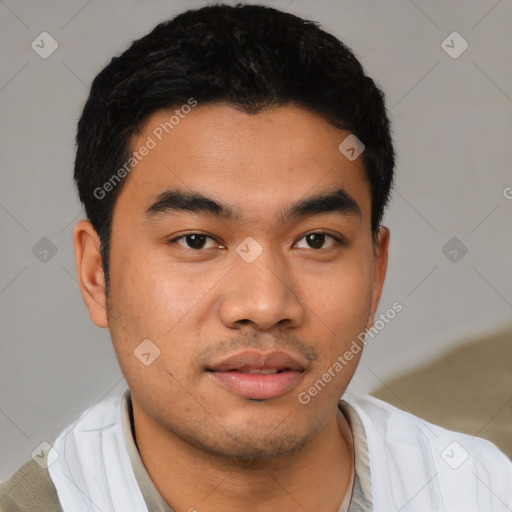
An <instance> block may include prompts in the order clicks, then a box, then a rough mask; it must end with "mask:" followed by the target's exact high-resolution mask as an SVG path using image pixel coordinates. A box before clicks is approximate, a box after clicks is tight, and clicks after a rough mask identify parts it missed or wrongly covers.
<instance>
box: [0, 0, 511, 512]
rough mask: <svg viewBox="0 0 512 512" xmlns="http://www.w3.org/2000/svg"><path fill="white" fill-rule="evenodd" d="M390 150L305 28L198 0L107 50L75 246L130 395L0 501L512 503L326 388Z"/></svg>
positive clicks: (64, 506) (87, 117)
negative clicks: (115, 52) (124, 45)
mask: <svg viewBox="0 0 512 512" xmlns="http://www.w3.org/2000/svg"><path fill="white" fill-rule="evenodd" d="M394 163H395V162H394V149H393V144H392V141H391V136H390V130H389V121H388V118H387V115H386V110H385V106H384V96H383V94H382V92H381V91H380V90H379V88H378V87H377V86H376V85H375V83H374V82H373V80H372V79H370V78H369V77H367V76H365V74H364V71H363V69H362V67H361V65H360V64H359V62H358V61H357V60H356V58H355V57H354V55H353V54H352V52H351V51H350V50H349V49H348V48H347V47H346V46H345V45H343V44H342V43H341V42H340V41H338V40H337V39H336V38H335V37H334V36H332V35H330V34H327V33H325V32H324V31H323V30H321V29H320V28H319V27H318V26H317V25H316V24H315V23H312V22H308V21H305V20H302V19H300V18H298V17H296V16H293V15H291V14H287V13H283V12H279V11H277V10H275V9H271V8H268V7H262V6H248V5H246V6H243V5H238V6H235V7H230V6H226V5H214V6H208V7H204V8H202V9H198V10H194V11H187V12H185V13H183V14H181V15H179V16H177V17H176V18H174V19H173V20H170V21H168V22H165V23H162V24H160V25H158V26H157V27H156V28H155V29H154V30H153V31H152V32H151V33H150V34H148V35H147V36H145V37H143V38H142V39H140V40H138V41H135V42H134V43H133V44H132V45H131V47H130V48H129V49H128V50H126V51H125V52H124V53H123V54H122V55H121V56H119V57H116V58H114V59H113V60H112V61H111V62H110V64H109V65H108V66H107V67H106V68H105V69H103V71H102V72H101V73H100V74H99V75H98V76H97V77H96V79H95V80H94V82H93V84H92V87H91V92H90V96H89V98H88V101H87V103H86V105H85V108H84V111H83V114H82V117H81V119H80V121H79V125H78V134H77V156H76V162H75V181H76V183H77V186H78V190H79V194H80V199H81V201H82V202H83V204H84V206H85V209H86V212H87V217H88V220H83V221H80V222H79V223H78V224H77V225H76V226H75V230H74V244H75V252H76V267H77V275H78V280H79V283H80V288H81V292H82V296H83V298H84V301H85V303H86V306H87V308H88V310H89V314H90V317H91V319H92V321H93V322H94V323H95V324H96V325H97V326H99V327H108V328H109V330H110V333H111V337H112V341H113V345H114V348H115V351H116V355H117V358H118V360H119V364H120V366H121V369H122V372H123V374H124V376H125V378H126V381H127V383H128V386H129V389H128V390H127V391H126V392H125V394H124V395H123V396H122V397H111V398H108V399H105V400H103V401H101V402H100V403H99V404H97V405H96V406H94V407H92V408H90V409H88V410H87V411H85V412H84V413H83V414H82V415H81V416H80V418H78V419H77V420H76V421H75V422H73V423H72V424H71V425H69V426H68V427H67V428H66V429H65V430H64V431H63V432H62V434H61V435H60V436H59V437H58V438H57V439H56V441H55V443H54V444H53V448H52V449H51V450H50V451H49V452H48V453H47V454H46V464H45V465H46V466H48V468H47V469H42V468H41V467H40V465H38V464H36V463H35V462H34V461H30V462H28V463H27V464H25V465H24V466H22V467H21V468H20V469H19V470H18V471H17V472H16V473H15V474H14V475H13V476H12V478H11V479H10V480H9V481H8V482H6V483H4V484H3V485H2V486H1V487H0V506H1V510H2V511H6V512H11V511H19V510H34V511H35V510H37V511H42V510H52V511H57V510H61V511H65V512H68V511H73V512H82V511H97V510H100V511H122V512H127V511H137V512H139V511H172V510H174V511H176V512H178V511H199V512H211V511H226V512H230V511H234V510H237V511H239V510H244V511H245V510H248V511H261V512H264V511H276V510H279V511H297V510H304V511H325V512H331V511H332V512H335V511H343V512H345V511H350V512H355V511H379V512H384V511H385V512H388V511H392V510H400V511H404V512H405V511H422V512H427V511H434V510H436V511H437V510H439V511H440V510H443V511H447V512H448V511H449V512H454V511H464V512H471V511H505V510H511V509H512V491H511V489H512V485H511V484H512V463H511V462H510V461H509V460H508V459H507V458H506V457H505V456H504V455H503V454H502V453H501V452H500V451H499V450H498V449H497V448H496V447H495V446H494V445H493V444H492V443H490V442H488V441H485V440H483V439H478V438H471V437H469V436H466V435H463V434H459V433H456V432H451V431H448V430H445V429H442V428H440V427H438V426H435V425H432V424H429V423H426V422H423V421H421V420H420V419H419V418H416V417H414V416H413V415H411V414H408V413H405V412H402V411H399V410H398V409H396V408H394V407H392V406H390V405H388V404H386V403H384V402H382V401H380V400H377V399H375V398H371V397H364V398H351V399H349V398H347V397H345V398H343V399H341V400H340V397H341V396H342V395H343V394H344V392H345V389H346V388H347V386H348V384H349V382H350V380H351V378H352V376H353V374H354V372H355V369H356V367H357V364H358V361H359V359H360V357H361V352H362V348H363V346H364V344H365V333H366V332H367V331H369V330H370V329H371V328H372V326H373V324H374V319H375V315H376V311H377V307H378V304H379V299H380V295H381V291H382V287H383V284H384V279H385V274H386V266H387V253H388V244H389V230H388V229H387V228H386V227H384V226H383V225H382V219H383V214H384V210H385V208H386V206H387V203H388V199H389V193H390V190H391V188H392V183H393V170H394ZM400 310H401V305H400V304H399V303H398V302H396V303H394V304H393V306H392V308H390V310H389V311H393V312H394V313H393V314H396V313H397V312H399V311H400ZM455 462H456V463H455Z"/></svg>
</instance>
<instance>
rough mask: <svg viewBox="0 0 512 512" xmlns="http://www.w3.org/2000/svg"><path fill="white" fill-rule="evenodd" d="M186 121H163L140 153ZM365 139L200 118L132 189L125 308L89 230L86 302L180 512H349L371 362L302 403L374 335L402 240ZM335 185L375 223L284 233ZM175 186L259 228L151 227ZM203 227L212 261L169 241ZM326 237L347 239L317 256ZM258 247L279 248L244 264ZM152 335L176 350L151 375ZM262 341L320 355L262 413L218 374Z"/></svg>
mask: <svg viewBox="0 0 512 512" xmlns="http://www.w3.org/2000/svg"><path fill="white" fill-rule="evenodd" d="M168 119H169V112H164V111H159V112H157V113H155V114H153V115H152V116H151V117H150V118H149V119H148V121H147V122H146V124H145V126H144V127H143V129H142V130H141V134H140V135H137V136H136V137H134V138H133V139H132V149H133V150H136V149H137V148H139V147H140V146H142V145H143V144H144V142H145V141H146V140H147V136H148V135H151V133H152V131H153V130H154V129H155V127H157V126H158V125H159V124H160V123H162V122H165V121H166V120H168ZM348 134H349V133H348V132H346V131H343V130H340V129H337V128H335V127H333V126H332V125H330V124H329V123H328V122H326V121H325V120H324V119H323V118H321V117H320V116H318V115H316V114H314V113H311V112H309V111H306V110H304V109H302V108H299V107H295V106H281V107H277V108H275V109H272V110H267V111H264V112H260V113H258V114H256V115H249V114H245V113H241V112H239V111H237V110H235V109H234V108H233V107H232V106H230V105H227V104H217V105H198V106H196V107H195V108H194V109H192V111H191V112H190V113H189V114H187V116H186V117H185V118H184V119H182V120H180V123H179V124H178V125H177V126H175V128H174V129H173V130H172V131H171V132H170V133H169V134H167V135H166V136H165V137H164V138H163V140H162V141H161V142H158V144H157V146H156V147H155V148H154V149H152V150H151V151H150V152H149V154H148V155H147V156H146V157H144V159H143V160H142V161H141V162H140V163H139V164H138V165H137V166H136V167H135V168H134V169H133V170H132V171H131V173H130V174H129V175H128V177H127V179H126V181H125V183H124V184H123V188H122V190H121V192H120V195H119V196H118V199H117V201H116V203H115V207H114V215H113V225H112V241H111V253H110V272H111V281H110V283H109V290H108V300H107V293H106V290H105V282H104V276H103V271H102V268H101V259H100V253H99V246H100V241H99V239H98V236H97V234H96V232H95V230H94V229H93V227H92V226H91V224H90V223H89V222H88V221H85V220H83V221H80V222H79V223H78V224H77V225H76V226H75V230H74V244H75V252H76V265H77V274H78V278H79V283H80V288H81V292H82V296H83V299H84V301H85V303H86V305H87V307H88V310H89V314H90V317H91V319H92V321H93V322H94V323H95V324H96V325H97V326H99V327H103V328H107V327H108V328H109V330H110V333H111V337H112V341H113V345H114V348H115V351H116V354H117V358H118V360H119V364H120V367H121V369H122V372H123V374H124V375H125V378H126V380H127V383H128V385H129V387H130V389H131V393H132V403H133V412H134V425H135V426H134V429H135V436H136V442H137V446H138V449H139V451H140V454H141V457H142V460H143V462H144V465H145V466H146V468H147V470H148V473H149V475H150V477H151V479H152V480H153V482H154V483H155V485H156V487H157V489H158V490H159V492H160V493H161V495H162V496H163V497H164V499H165V500H166V501H167V502H168V503H169V505H170V506H171V507H173V508H174V510H176V511H188V510H194V509H196V510H197V511H199V512H209V511H218V510H223V511H226V512H230V511H235V510H237V511H239V510H253V511H258V512H259V511H261V512H263V511H275V510H280V511H284V512H286V511H296V510H303V509H304V510H308V511H323V512H325V511H337V510H338V507H339V506H340V504H341V501H342V500H343V497H344V495H345V493H346V492H347V489H348V488H349V484H350V482H349V477H350V474H351V473H350V472H351V471H352V469H353V457H354V454H353V448H352V438H351V433H350V428H349V426H348V423H347V420H346V419H345V417H344V416H343V414H342V413H341V412H340V410H339V409H338V408H337V404H338V400H339V398H340V397H341V395H342V394H343V392H344V391H345V389H346V387H347V385H348V384H349V382H350V380H351V378H352V376H353V374H354V371H355V369H356V367H357V364H358V362H359V358H360V356H361V353H362V352H360V353H359V354H357V355H355V356H354V358H353V359H352V360H351V361H350V362H349V363H348V364H347V365H346V366H345V367H344V368H343V370H342V371H340V372H338V373H337V374H336V377H335V378H334V379H332V380H331V381H330V382H329V383H328V384H327V385H326V386H325V388H324V389H322V391H321V392H319V393H318V394H317V395H316V396H315V397H314V398H312V399H311V401H310V402H309V403H308V404H307V405H303V404H301V403H300V402H299V400H298V395H299V393H300V392H304V391H307V390H308V389H309V388H310V387H311V386H312V385H313V384H314V383H315V382H316V381H317V380H318V379H319V378H321V376H322V374H323V373H324V372H326V371H327V369H328V368H329V367H331V366H332V365H333V363H334V362H335V361H336V359H337V357H338V356H339V355H342V354H344V353H345V351H346V350H347V349H348V348H349V347H350V345H351V343H352V341H353V340H355V339H356V338H357V336H358V335H359V334H360V333H361V332H362V331H364V329H365V328H370V327H371V326H372V324H373V317H374V315H375V312H376V309H377V306H378V303H379V300H380V295H381V291H382V286H383V283H384V279H385V274H386V267H387V254H388V244H389V230H388V229H387V228H385V227H381V229H380V232H379V235H378V238H377V240H376V244H375V245H373V244H372V233H371V224H370V221H371V194H370V185H369V182H368V181H367V179H366V177H365V174H364V169H363V161H362V158H361V157H360V158H357V159H356V160H354V161H349V160H348V159H347V158H346V157H345V156H344V155H343V154H342V153H341V152H340V151H339V150H338V145H339V144H340V142H341V141H343V140H344V139H345V137H346V136H347V135H348ZM333 187H343V188H344V189H345V190H346V191H347V193H349V194H350V195H351V196H352V197H353V198H354V200H355V201H356V202H357V204H358V205H359V208H360V210H361V217H358V216H356V215H346V214H345V215H343V214H340V213H338V212H329V213H323V214H319V215H311V216H308V217H305V218H298V219H293V220H291V221H290V222H287V223H276V220H275V219H276V217H277V215H278V212H281V210H282V208H283V206H284V205H287V204H289V203H292V202H295V201H297V200H299V199H301V198H303V197H304V196H308V195H311V194H313V193H317V192H321V191H328V190H331V189H332V188H333ZM170 188H180V189H182V190H184V191H189V192H190V191H197V192H201V193H203V194H204V195H207V196H209V197H212V198H215V199H216V200H218V201H222V202H223V203H226V204H228V205H230V206H231V207H233V208H236V209H238V211H239V212H240V214H241V215H242V216H243V217H242V220H239V221H237V222H234V221H231V220H226V219H217V218H214V217H212V216H208V215H205V214H204V213H201V214H198V213H190V212H189V213H183V212H174V213H172V214H168V215H159V216H156V218H151V219H149V220H148V218H147V216H145V213H144V212H145V210H146V209H147V208H148V207H149V206H150V205H151V204H152V203H153V202H154V201H155V198H156V196H157V195H158V194H159V193H160V192H163V191H165V190H167V189H170ZM197 232H199V233H203V234H207V235H208V236H210V237H211V238H206V240H205V242H204V246H203V248H201V249H199V250H198V249H194V248H193V247H194V246H192V248H191V244H190V243H189V242H190V239H186V238H181V239H179V241H175V242H172V243H170V244H169V243H167V241H168V240H169V239H171V238H172V239H175V238H177V237H179V236H183V235H184V234H190V233H197ZM310 232H327V233H328V234H332V235H334V236H342V237H344V239H345V244H344V245H337V244H336V243H335V241H334V240H333V239H331V238H329V237H325V239H323V240H324V241H323V243H322V239H320V241H319V242H318V243H317V246H315V245H314V244H313V247H311V244H308V242H307V239H306V238H305V237H304V235H306V234H309V233H310ZM249 236H250V237H253V238H254V239H255V240H256V241H257V242H258V244H260V246H261V248H262V249H263V251H262V253H261V255H260V256H259V257H258V258H257V259H256V260H255V261H253V262H252V263H247V262H246V261H245V260H244V259H242V258H241V257H240V256H239V254H238V253H237V252H236V248H237V247H238V246H239V245H240V244H241V243H242V242H243V241H244V240H245V239H246V237H249ZM315 247H316V248H315ZM148 338H149V339H150V340H152V342H153V343H154V344H155V345H156V346H157V347H158V348H159V350H160V356H159V357H158V358H156V359H155V360H154V362H153V363H152V364H150V365H149V366H145V365H144V364H142V363H141V362H140V360H139V359H138V358H137V357H135V356H134V350H135V349H136V348H137V346H138V345H139V344H140V343H141V342H142V340H144V339H148ZM244 347H251V348H255V349H260V350H261V351H268V350H269V349H271V348H275V349H283V350H289V351H291V352H292V353H294V354H298V355H300V356H304V355H305V354H306V353H309V354H315V357H313V358H312V359H311V360H310V361H309V363H308V367H307V370H306V371H305V372H304V375H303V379H302V380H301V382H300V384H299V385H298V386H297V387H295V388H293V389H291V390H289V391H288V392H286V393H285V394H284V395H282V396H280V397H278V398H274V399H270V400H265V401H262V402H255V401H250V400H247V399H244V398H241V397H240V396H238V395H236V394H234V393H231V392H230V391H228V390H226V389H225V388H223V387H221V386H220V385H218V384H217V383H216V382H214V381H213V380H212V379H211V376H210V375H209V374H208V372H205V368H204V364H205V363H207V362H211V361H213V360H214V359H215V360H219V359H222V358H223V357H225V356H227V355H229V354H232V353H234V352H237V351H240V350H241V349H242V348H244ZM301 507H303V508H301Z"/></svg>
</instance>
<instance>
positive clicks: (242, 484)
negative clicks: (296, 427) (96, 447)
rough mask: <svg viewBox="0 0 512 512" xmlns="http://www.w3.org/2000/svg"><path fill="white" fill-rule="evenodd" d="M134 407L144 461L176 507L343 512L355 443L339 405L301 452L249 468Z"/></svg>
mask: <svg viewBox="0 0 512 512" xmlns="http://www.w3.org/2000/svg"><path fill="white" fill-rule="evenodd" d="M132 406H133V415H134V424H135V425H134V427H135V428H134V430H135V439H136V444H137V447H138V449H139V453H140V456H141V458H142V461H143V463H144V466H145V467H146V470H147V472H148V474H149V476H150V478H151V480H152V481H153V483H154V484H155V487H156V488H157V489H158V491H159V492H160V494H161V495H162V497H163V498H164V499H165V501H166V502H167V503H168V504H169V505H170V506H171V507H172V508H173V509H174V510H176V511H182V510H183V511H194V510H196V511H197V512H213V511H218V510H222V511H225V512H231V511H235V510H236V511H237V512H238V511H239V510H253V511H255V512H266V511H275V510H279V511H281V512H288V511H290V512H291V511H293V512H295V511H297V510H309V511H320V510H321V511H323V512H326V511H332V512H337V511H338V509H339V507H340V505H341V502H342V501H343V498H344V497H345V494H346V492H347V491H348V490H349V489H350V484H351V481H350V477H351V473H352V471H353V459H354V452H353V443H352V436H351V431H350V427H349V425H348V422H347V420H346V418H345V417H344V416H343V414H342V413H341V411H340V410H339V409H336V411H335V412H334V413H333V415H332V416H331V417H330V418H329V420H328V421H327V423H326V424H325V426H324V427H323V428H322V430H321V431H320V432H319V433H318V434H317V435H316V437H314V438H313V439H312V440H311V441H310V442H309V443H308V444H307V445H305V446H303V447H302V448H301V449H300V450H299V451H298V452H296V453H293V454H291V455H287V456H285V457H281V458H279V459H274V460H270V461H265V463H262V464H260V465H258V466H257V467H243V466H241V465H240V464H237V463H236V462H230V461H227V460H224V459H220V458H218V457H215V456H212V455H210V454H206V453H205V452H204V451H202V450H200V449H198V448H196V447H194V446H192V445H190V444H189V443H187V442H186V441H184V440H182V439H180V438H179V437H177V436H176V435H174V434H173V433H170V432H169V431H167V430H165V429H163V428H162V427H161V426H160V425H158V424H156V423H155V422H153V421H151V419H150V418H148V417H147V416H145V415H144V414H143V413H142V411H141V410H140V409H139V407H138V406H137V404H136V403H134V402H132Z"/></svg>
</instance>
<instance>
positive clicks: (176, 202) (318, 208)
mask: <svg viewBox="0 0 512 512" xmlns="http://www.w3.org/2000/svg"><path fill="white" fill-rule="evenodd" d="M174 212H191V213H194V214H198V215H199V214H204V215H209V216H212V217H214V218H219V219H223V220H229V221H233V222H236V221H239V220H240V219H241V215H240V214H239V212H238V210H236V209H234V208H232V207H231V206H229V205H226V204H224V203H222V202H220V201H218V200H216V199H213V198H211V197H207V196H205V195H203V194H201V193H199V192H185V191H182V190H179V189H172V190H166V191H164V192H161V193H160V194H158V195H157V196H156V200H155V202H154V203H153V204H152V205H151V206H149V208H147V209H146V211H145V216H146V218H148V219H151V218H155V217H158V216H161V215H170V214H172V213H174ZM326 213H338V214H341V215H344V216H356V217H358V218H359V219H361V217H362V214H361V209H360V208H359V205H358V204H357V202H356V200H355V199H354V198H353V197H352V196H351V195H350V194H349V193H348V192H347V191H346V190H345V189H344V188H342V187H339V188H336V189H334V190H330V191H324V192H321V193H318V194H313V195H311V196H307V197H304V198H302V199H300V200H298V201H296V202H295V203H292V204H290V205H287V206H286V207H285V208H284V209H283V210H281V212H280V213H279V214H278V216H277V219H276V220H277V222H278V223H284V222H288V221H290V220H294V219H299V218H303V217H308V216H313V215H321V214H326Z"/></svg>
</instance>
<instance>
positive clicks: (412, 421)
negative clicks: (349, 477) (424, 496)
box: [343, 395, 512, 510]
mask: <svg viewBox="0 0 512 512" xmlns="http://www.w3.org/2000/svg"><path fill="white" fill-rule="evenodd" d="M343 400H344V401H345V402H347V403H348V404H349V405H351V406H352V407H353V408H354V409H355V411H356V412H357V413H358V415H359V417H360V419H361V422H362V424H363V427H364V431H365V434H366V437H367V443H368V451H369V457H370V462H371V467H372V471H373V476H372V483H373V480H374V477H375V481H376V483H377V481H378V485H384V486H385V487H389V486H391V485H393V486H394V487H395V488H398V487H400V486H401V485H402V484H403V488H404V489H405V488H407V487H409V485H410V487H409V488H411V489H412V488H413V487H414V486H415V485H418V482H421V481H424V482H427V481H430V480H431V481H432V485H431V486H430V487H432V494H433V495H439V496H442V497H443V500H445V505H446V500H448V501H450V498H448V496H450V497H453V499H454V500H461V499H466V498H467V500H468V501H467V502H468V503H473V501H472V500H474V501H477V502H481V501H482V500H483V501H485V500H486V499H487V500H488V501H486V503H487V502H488V503H494V501H493V500H498V501H497V503H500V502H501V503H507V504H510V503H512V461H511V460H510V459H509V458H508V457H507V456H506V455H505V454H504V453H502V452H501V451H500V450H499V449H498V447H497V446H496V445H495V444H494V443H492V442H490V441H488V440H486V439H482V438H479V437H475V436H470V435H467V434H463V433H460V432H455V431H452V430H448V429H445V428H443V427H440V426H438V425H435V424H432V423H429V422H427V421H425V420H423V419H421V418H419V417H417V416H415V415H414V414H412V413H410V412H406V411H402V410H401V409H398V408H397V407H395V406H393V405H390V404H388V403H386V402H384V401H382V400H380V399H378V398H375V397H372V396H370V395H365V396H353V395H352V396H351V395H349V396H348V397H347V398H346V399H345V397H344V398H343ZM411 468H414V470H412V471H411ZM390 472H391V473H393V474H395V475H397V480H400V483H397V482H394V481H393V480H394V477H382V474H383V473H386V474H389V473H390ZM384 480H386V483H384ZM392 481H393V483H391V482H392ZM393 494H394V493H393ZM485 496H487V498H484V497H485ZM445 497H446V499H445ZM499 506H502V504H501V505H499ZM499 506H497V508H491V509H490V510H502V509H501V508H499ZM475 510H481V509H480V508H478V509H475ZM482 510H483V509H482Z"/></svg>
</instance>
